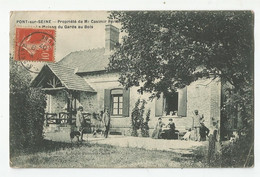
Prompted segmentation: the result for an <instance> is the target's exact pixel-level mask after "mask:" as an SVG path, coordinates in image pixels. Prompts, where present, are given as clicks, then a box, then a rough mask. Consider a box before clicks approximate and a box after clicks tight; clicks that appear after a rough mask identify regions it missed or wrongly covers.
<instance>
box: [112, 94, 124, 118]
mask: <svg viewBox="0 0 260 177" xmlns="http://www.w3.org/2000/svg"><path fill="white" fill-rule="evenodd" d="M112 101H113V103H112V107H113V108H112V110H113V111H112V114H113V115H122V114H123V95H113V99H112Z"/></svg>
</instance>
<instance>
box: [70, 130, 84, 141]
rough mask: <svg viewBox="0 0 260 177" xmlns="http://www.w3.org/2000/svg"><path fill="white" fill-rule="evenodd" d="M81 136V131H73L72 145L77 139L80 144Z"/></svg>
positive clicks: (71, 134)
mask: <svg viewBox="0 0 260 177" xmlns="http://www.w3.org/2000/svg"><path fill="white" fill-rule="evenodd" d="M80 136H81V133H80V132H79V131H73V132H71V133H70V141H71V143H72V141H73V139H74V138H75V137H76V138H77V142H79V137H80Z"/></svg>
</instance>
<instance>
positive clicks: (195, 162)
mask: <svg viewBox="0 0 260 177" xmlns="http://www.w3.org/2000/svg"><path fill="white" fill-rule="evenodd" d="M9 15H10V31H9V40H10V41H9V49H10V51H9V77H10V78H9V79H10V81H9V82H10V83H9V87H10V89H9V98H10V105H9V110H10V118H9V122H10V127H9V132H10V133H9V138H10V139H9V142H10V148H9V149H10V154H9V156H10V163H9V165H10V167H11V168H253V167H254V165H255V156H254V154H255V151H254V52H255V50H254V25H255V19H254V18H255V17H254V12H253V11H250V10H239V11H238V10H237V11H230V10H229V11H224V10H218V11H210V10H207V11H205V10H204V11H198V10H197V11H183V10H182V11H173V10H172V11H161V10H158V11H11V12H10V14H9Z"/></svg>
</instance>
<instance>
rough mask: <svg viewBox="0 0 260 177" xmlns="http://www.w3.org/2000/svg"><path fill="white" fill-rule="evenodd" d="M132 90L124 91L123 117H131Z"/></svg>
mask: <svg viewBox="0 0 260 177" xmlns="http://www.w3.org/2000/svg"><path fill="white" fill-rule="evenodd" d="M129 107H130V89H127V90H126V89H124V90H123V116H125V117H129Z"/></svg>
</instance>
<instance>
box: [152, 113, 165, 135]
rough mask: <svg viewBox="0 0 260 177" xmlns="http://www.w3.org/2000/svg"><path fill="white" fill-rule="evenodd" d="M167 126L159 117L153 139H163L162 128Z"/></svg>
mask: <svg viewBox="0 0 260 177" xmlns="http://www.w3.org/2000/svg"><path fill="white" fill-rule="evenodd" d="M164 125H165V124H164V123H163V122H162V118H161V117H159V118H158V122H157V124H156V126H155V129H154V131H153V134H152V138H154V139H160V138H161V133H162V127H163V126H164Z"/></svg>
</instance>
